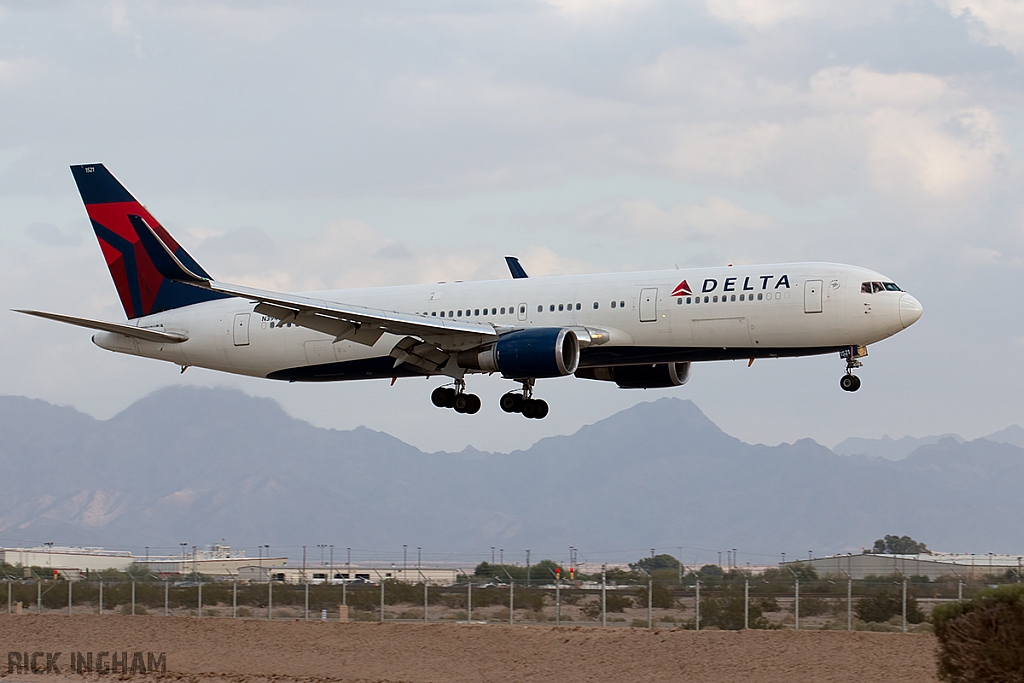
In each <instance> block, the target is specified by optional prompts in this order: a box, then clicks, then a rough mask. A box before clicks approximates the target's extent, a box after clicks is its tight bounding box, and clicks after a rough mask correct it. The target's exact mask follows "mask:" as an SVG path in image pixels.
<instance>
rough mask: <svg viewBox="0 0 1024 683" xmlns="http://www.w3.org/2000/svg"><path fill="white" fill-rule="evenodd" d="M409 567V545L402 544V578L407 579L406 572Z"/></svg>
mask: <svg viewBox="0 0 1024 683" xmlns="http://www.w3.org/2000/svg"><path fill="white" fill-rule="evenodd" d="M408 568H409V546H408V544H406V543H403V544H402V580H403V581H405V572H406V570H407V569H408Z"/></svg>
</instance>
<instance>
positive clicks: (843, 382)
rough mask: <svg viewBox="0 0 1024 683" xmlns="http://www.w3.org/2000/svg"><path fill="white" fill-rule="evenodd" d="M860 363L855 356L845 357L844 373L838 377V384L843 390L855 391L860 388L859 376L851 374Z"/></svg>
mask: <svg viewBox="0 0 1024 683" xmlns="http://www.w3.org/2000/svg"><path fill="white" fill-rule="evenodd" d="M862 365H863V363H861V362H860V361H859V360H857V359H856V358H852V357H851V358H847V359H846V374H845V375H843V376H842V377H841V378H839V386H840V387H841V388H842V390H843V391H857V390H858V389H860V377H858V376H857V375H855V374H853V371H854V369H855V368H859V367H861V366H862Z"/></svg>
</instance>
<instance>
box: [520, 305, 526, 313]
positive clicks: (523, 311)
mask: <svg viewBox="0 0 1024 683" xmlns="http://www.w3.org/2000/svg"><path fill="white" fill-rule="evenodd" d="M519 312H520V313H523V314H525V313H526V306H520V307H519Z"/></svg>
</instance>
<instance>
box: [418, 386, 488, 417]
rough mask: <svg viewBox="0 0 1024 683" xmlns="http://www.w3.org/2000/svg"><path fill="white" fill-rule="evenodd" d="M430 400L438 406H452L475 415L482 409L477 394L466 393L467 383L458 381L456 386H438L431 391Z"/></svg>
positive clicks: (467, 413)
mask: <svg viewBox="0 0 1024 683" xmlns="http://www.w3.org/2000/svg"><path fill="white" fill-rule="evenodd" d="M430 402H431V403H433V404H434V405H435V406H437V407H438V408H452V409H453V410H455V412H457V413H464V414H466V415H473V414H475V413H477V412H479V411H480V406H481V405H482V404H481V401H480V397H479V396H477V395H476V394H467V393H466V383H465V382H461V381H459V382H456V384H455V388H452V387H438V388H436V389H434V391H432V392H431V393H430Z"/></svg>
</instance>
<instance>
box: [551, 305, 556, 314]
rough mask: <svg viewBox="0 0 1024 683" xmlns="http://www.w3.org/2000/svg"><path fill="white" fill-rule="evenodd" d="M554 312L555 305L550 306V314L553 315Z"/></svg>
mask: <svg viewBox="0 0 1024 683" xmlns="http://www.w3.org/2000/svg"><path fill="white" fill-rule="evenodd" d="M554 311H555V305H554V304H551V312H552V313H554Z"/></svg>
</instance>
